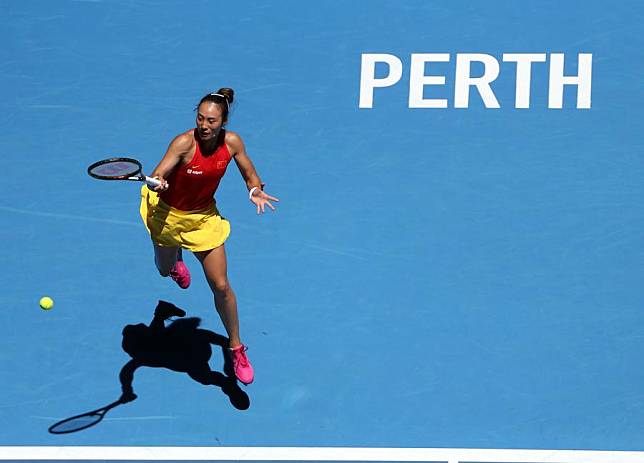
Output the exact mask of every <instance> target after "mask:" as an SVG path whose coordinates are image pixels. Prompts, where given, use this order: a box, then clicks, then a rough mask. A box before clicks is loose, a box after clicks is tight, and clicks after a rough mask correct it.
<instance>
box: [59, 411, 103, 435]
mask: <svg viewBox="0 0 644 463" xmlns="http://www.w3.org/2000/svg"><path fill="white" fill-rule="evenodd" d="M105 411H106V410H98V411H94V412H89V413H84V414H82V415H77V416H72V417H71V418H67V419H64V420H62V421H59V422H58V423H56V424H53V425H51V426H50V427H49V432H50V433H52V434H67V433H70V432H76V431H82V430H83V429H87V428H89V427H91V426H94V425H95V424H98V423H99V422H100V421H101V420H102V419H103V417H104V416H105Z"/></svg>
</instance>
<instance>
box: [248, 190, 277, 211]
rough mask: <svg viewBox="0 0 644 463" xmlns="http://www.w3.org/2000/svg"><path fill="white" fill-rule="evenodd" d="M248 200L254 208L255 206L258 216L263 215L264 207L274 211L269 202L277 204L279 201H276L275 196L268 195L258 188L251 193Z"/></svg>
mask: <svg viewBox="0 0 644 463" xmlns="http://www.w3.org/2000/svg"><path fill="white" fill-rule="evenodd" d="M250 200H251V202H252V203H253V204H255V206H257V213H258V214H263V213H264V209H265V207H266V206H268V207H270V208H271V209H272V210H275V206H273V205H272V204H271V201H275V202H279V199H277V198H276V197H275V196H271V195H268V194H266V193H265V192H264V191H262V190H260V189H259V188H257V189H256V190H255V191H253V194H252V195H251V197H250Z"/></svg>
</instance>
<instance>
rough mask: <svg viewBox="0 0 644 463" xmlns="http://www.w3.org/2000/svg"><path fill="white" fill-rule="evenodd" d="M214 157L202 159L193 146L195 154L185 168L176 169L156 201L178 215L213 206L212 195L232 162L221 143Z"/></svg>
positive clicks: (224, 144) (224, 145) (183, 166)
mask: <svg viewBox="0 0 644 463" xmlns="http://www.w3.org/2000/svg"><path fill="white" fill-rule="evenodd" d="M223 139H224V134H223V133H222V135H221V140H222V143H221V145H219V146H218V147H217V149H216V150H215V152H214V153H212V154H210V155H207V156H204V155H203V154H201V149H199V142H197V143H196V145H197V146H196V148H195V154H194V155H193V157H192V159H191V160H190V162H189V163H188V164H186V165H180V166H177V167H176V168H175V169H174V170H173V171H172V173H171V174H170V175H169V176H168V178H166V180H167V181H168V184H169V188H168V189H167V190H166V191H164V192H162V193H161V194H160V198H161V199H162V200H163V202H164V203H166V204H167V205H169V206H172V207H174V208H175V209H179V210H182V211H196V210H199V209H206V208H208V207H210V206H212V205H213V204H214V203H215V199H214V195H215V191H217V187H218V186H219V182H220V181H221V179H222V177H223V176H224V173H226V168H227V167H228V164H229V163H230V160H231V159H232V156H231V155H230V152H229V151H228V147H227V146H226V143H224V142H223Z"/></svg>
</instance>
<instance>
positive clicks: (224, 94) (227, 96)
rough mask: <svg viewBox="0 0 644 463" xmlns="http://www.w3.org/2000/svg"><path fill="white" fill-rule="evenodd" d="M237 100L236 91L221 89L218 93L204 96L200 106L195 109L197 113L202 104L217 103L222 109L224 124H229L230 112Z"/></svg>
mask: <svg viewBox="0 0 644 463" xmlns="http://www.w3.org/2000/svg"><path fill="white" fill-rule="evenodd" d="M234 99H235V91H234V90H233V89H232V88H226V87H224V88H220V89H219V90H217V91H216V92H213V93H209V94H207V95H206V96H204V97H203V98H202V99H201V101H199V104H198V105H197V107H196V108H195V111H196V110H198V109H199V106H201V103H205V102H211V103H215V104H216V105H217V106H219V109H221V116H222V119H223V121H224V122H228V113H229V112H230V105H232V104H233V100H234Z"/></svg>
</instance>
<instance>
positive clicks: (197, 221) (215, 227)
mask: <svg viewBox="0 0 644 463" xmlns="http://www.w3.org/2000/svg"><path fill="white" fill-rule="evenodd" d="M141 218H142V219H143V223H144V224H145V228H147V229H148V232H149V233H150V236H151V237H152V241H154V242H155V243H156V244H158V245H159V246H179V247H181V248H184V249H188V250H189V251H193V252H199V251H209V250H211V249H215V248H216V247H219V246H221V245H222V244H224V241H226V239H227V238H228V235H230V223H229V222H228V221H227V220H226V219H224V218H222V217H221V215H219V211H218V210H217V207H216V206H215V205H214V204H213V205H212V207H210V208H208V209H203V210H200V211H181V210H179V209H175V208H174V207H171V206H168V205H167V204H166V203H164V202H163V201H162V200H161V199H160V198H159V195H158V194H157V193H156V192H155V191H152V190H150V189H149V188H148V187H147V185H143V188H141Z"/></svg>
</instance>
